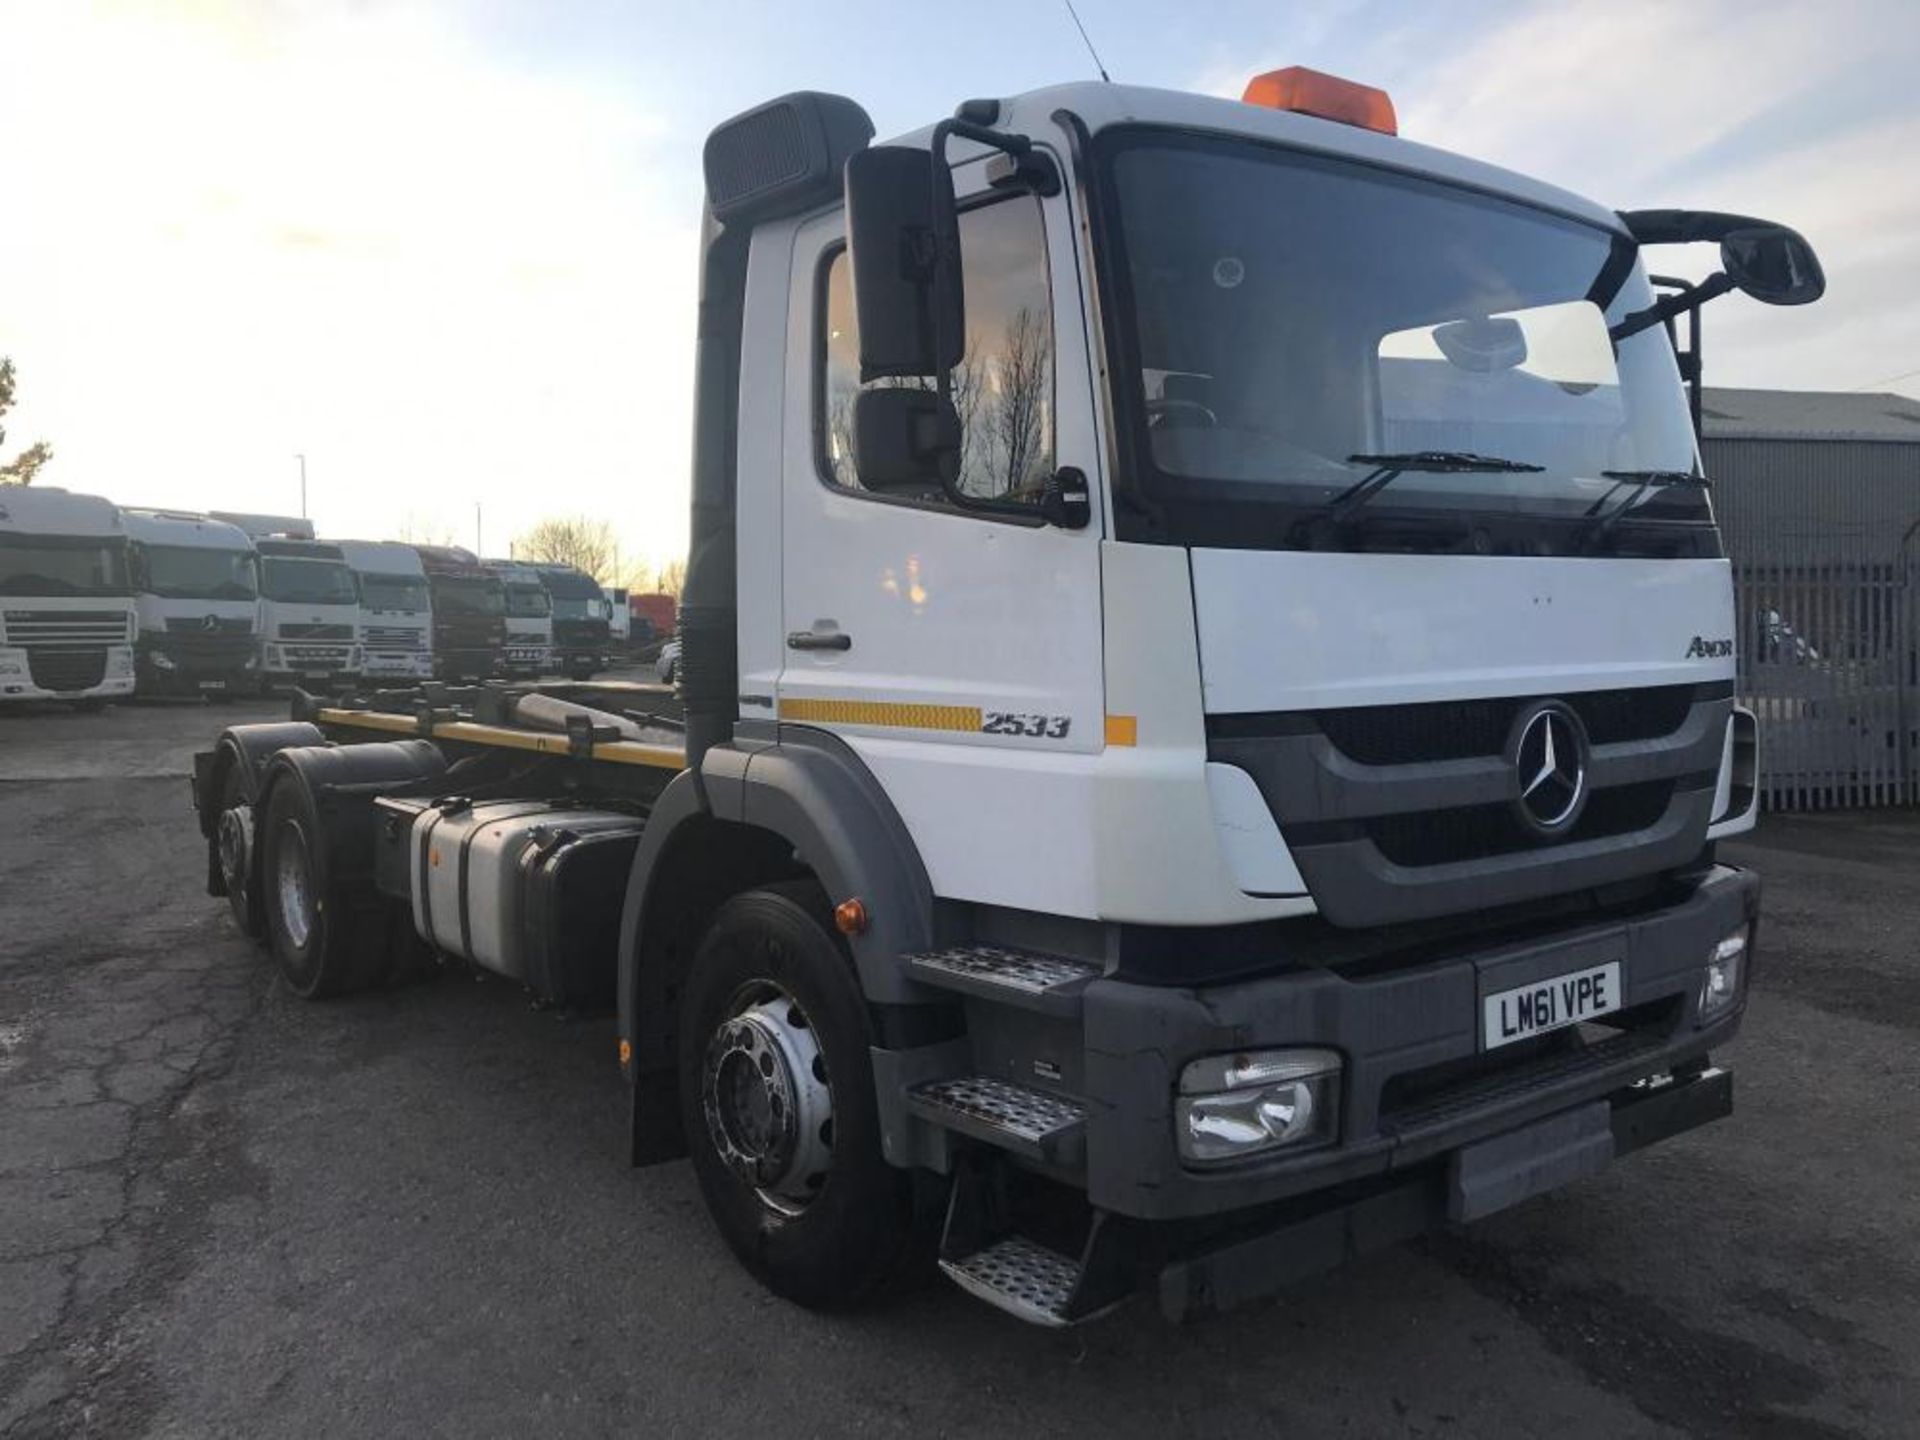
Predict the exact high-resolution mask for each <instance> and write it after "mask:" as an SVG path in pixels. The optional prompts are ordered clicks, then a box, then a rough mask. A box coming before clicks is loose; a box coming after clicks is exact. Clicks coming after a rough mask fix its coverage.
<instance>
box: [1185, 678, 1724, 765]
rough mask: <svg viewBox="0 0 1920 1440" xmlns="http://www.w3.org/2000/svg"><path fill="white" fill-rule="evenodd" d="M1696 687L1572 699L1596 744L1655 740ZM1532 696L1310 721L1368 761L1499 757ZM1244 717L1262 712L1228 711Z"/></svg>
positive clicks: (1677, 719)
mask: <svg viewBox="0 0 1920 1440" xmlns="http://www.w3.org/2000/svg"><path fill="white" fill-rule="evenodd" d="M1694 692H1695V687H1694V686H1692V685H1657V686H1652V687H1649V688H1648V689H1645V690H1596V691H1592V692H1590V693H1588V694H1585V695H1569V696H1567V697H1565V698H1566V702H1567V704H1569V705H1571V706H1572V707H1573V709H1574V710H1575V711H1576V712H1577V713H1578V714H1579V716H1580V718H1581V720H1583V721H1584V722H1586V727H1587V735H1588V738H1590V739H1591V740H1592V741H1593V743H1594V744H1596V745H1614V744H1618V743H1620V742H1621V741H1625V740H1651V739H1654V738H1655V737H1657V736H1661V735H1671V734H1672V733H1673V732H1674V731H1675V730H1677V729H1679V728H1680V725H1681V722H1683V721H1684V720H1685V719H1686V718H1687V711H1688V709H1689V708H1691V707H1692V705H1693V702H1694ZM1527 703H1528V697H1525V696H1520V697H1505V698H1501V699H1498V700H1448V701H1442V702H1440V703H1439V704H1434V705H1400V706H1379V707H1363V708H1359V709H1353V710H1320V711H1315V712H1313V713H1312V715H1311V717H1310V719H1311V721H1312V723H1313V724H1315V725H1317V726H1318V727H1319V729H1320V732H1321V733H1322V734H1324V735H1325V736H1326V737H1327V738H1328V739H1329V740H1331V741H1332V742H1333V745H1334V748H1335V749H1337V750H1339V751H1340V753H1341V754H1343V755H1345V756H1347V757H1348V758H1349V759H1351V760H1357V761H1359V762H1360V763H1361V764H1362V765H1416V764H1420V763H1422V762H1431V761H1436V760H1464V759H1468V758H1470V757H1472V756H1475V755H1498V754H1499V753H1500V752H1501V751H1502V749H1504V748H1505V746H1506V743H1507V736H1508V735H1509V734H1510V733H1511V732H1512V730H1513V722H1514V721H1515V719H1517V718H1518V717H1519V714H1520V707H1521V706H1523V705H1525V704H1527ZM1220 718H1221V720H1222V721H1233V722H1242V721H1245V720H1247V719H1250V718H1251V719H1258V718H1260V717H1245V716H1238V715H1235V716H1222V717H1220Z"/></svg>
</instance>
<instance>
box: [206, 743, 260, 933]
mask: <svg viewBox="0 0 1920 1440" xmlns="http://www.w3.org/2000/svg"><path fill="white" fill-rule="evenodd" d="M254 845H255V840H254V828H253V797H252V796H250V795H249V794H248V793H247V783H246V765H245V762H244V761H242V760H241V759H240V758H239V757H238V756H237V755H232V756H230V757H229V759H228V764H227V769H226V774H225V776H224V777H223V778H222V779H221V781H220V818H219V820H218V821H217V822H216V829H215V831H214V853H215V855H216V857H217V858H218V860H219V862H220V878H221V880H222V881H223V882H224V883H225V885H226V890H227V908H228V909H229V910H231V911H232V912H233V921H234V924H236V925H238V926H239V927H240V929H241V932H242V933H243V934H246V935H250V936H252V937H253V938H254V939H256V940H258V939H259V938H260V937H261V936H263V935H264V934H266V931H267V924H266V916H265V914H264V913H263V912H262V911H261V908H260V900H259V873H260V871H259V866H258V865H257V864H256V863H255V862H256V861H257V859H258V858H259V857H258V856H257V854H256V853H255V850H254Z"/></svg>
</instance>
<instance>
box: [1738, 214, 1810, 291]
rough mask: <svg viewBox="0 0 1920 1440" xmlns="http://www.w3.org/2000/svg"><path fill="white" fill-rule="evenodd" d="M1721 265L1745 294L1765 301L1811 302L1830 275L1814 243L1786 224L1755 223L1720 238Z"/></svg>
mask: <svg viewBox="0 0 1920 1440" xmlns="http://www.w3.org/2000/svg"><path fill="white" fill-rule="evenodd" d="M1720 268H1721V269H1722V270H1724V271H1726V272H1727V278H1728V279H1729V280H1731V281H1733V283H1734V285H1735V287H1736V288H1738V289H1739V290H1740V291H1741V292H1742V293H1743V294H1746V295H1751V296H1752V297H1753V298H1754V299H1755V300H1758V301H1760V303H1761V304H1763V305H1811V304H1812V303H1813V302H1814V301H1815V300H1818V299H1819V298H1820V297H1821V296H1822V295H1823V294H1825V293H1826V288H1827V277H1826V275H1825V274H1824V273H1822V271H1821V269H1820V259H1819V257H1818V256H1816V255H1815V254H1814V253H1813V247H1812V246H1811V245H1809V244H1808V243H1807V242H1806V240H1805V239H1803V238H1802V237H1801V236H1800V234H1799V233H1798V232H1797V231H1794V230H1789V229H1788V228H1787V227H1786V226H1784V225H1752V226H1747V227H1745V228H1743V229H1739V230H1733V231H1730V232H1728V234H1727V235H1726V236H1724V237H1723V238H1722V239H1721V241H1720Z"/></svg>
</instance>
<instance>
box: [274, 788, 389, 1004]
mask: <svg viewBox="0 0 1920 1440" xmlns="http://www.w3.org/2000/svg"><path fill="white" fill-rule="evenodd" d="M260 843H261V844H262V846H263V847H264V849H263V850H262V852H261V865H260V869H259V872H258V873H259V875H260V879H261V883H262V896H261V900H262V908H263V909H264V910H265V912H266V922H267V939H268V941H269V943H270V944H271V945H272V947H273V958H274V959H275V960H276V961H278V962H279V965H280V974H281V977H282V978H283V979H284V980H285V981H286V982H287V988H288V989H290V990H292V991H293V992H294V994H296V995H298V996H300V997H301V998H302V999H304V1000H321V999H325V998H327V997H329V996H333V995H345V994H349V993H351V992H352V991H355V990H360V989H364V988H365V987H366V986H368V985H371V984H373V983H375V982H376V981H378V980H379V979H381V978H382V976H383V975H384V974H385V972H386V968H387V945H388V939H389V936H388V932H387V928H386V927H387V924H388V920H389V917H388V915H387V913H386V909H385V907H383V906H381V905H379V904H378V902H377V901H374V900H373V899H371V897H368V898H367V899H365V900H361V899H359V898H358V897H355V896H353V895H351V894H350V893H348V892H346V891H345V890H344V889H343V888H342V887H340V886H338V885H336V884H334V883H332V880H331V877H330V876H329V874H328V865H327V837H326V830H325V828H324V827H323V826H322V825H321V823H320V817H319V815H318V814H317V813H316V812H315V810H314V805H313V800H312V797H310V796H309V795H308V794H307V790H306V787H305V786H304V785H301V784H298V783H296V782H295V781H294V780H292V779H286V780H283V781H281V783H279V784H277V785H275V786H274V787H273V793H272V795H271V796H270V797H269V798H268V801H267V817H266V821H265V824H264V826H263V833H262V835H261V837H260Z"/></svg>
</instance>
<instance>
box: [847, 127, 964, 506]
mask: <svg viewBox="0 0 1920 1440" xmlns="http://www.w3.org/2000/svg"><path fill="white" fill-rule="evenodd" d="M846 203H847V250H848V256H849V262H850V265H851V268H852V273H853V307H854V315H855V318H856V319H857V320H858V322H859V328H860V379H861V382H862V383H863V384H864V383H865V382H867V381H869V380H878V379H881V378H883V377H887V376H910V377H918V378H922V379H931V378H934V377H936V376H939V375H942V374H944V373H946V372H948V371H950V370H952V369H953V368H954V367H955V366H957V365H958V364H959V363H960V357H961V355H962V353H963V352H964V350H965V348H966V304H965V300H964V298H963V295H962V290H961V278H960V227H959V222H958V220H957V219H956V217H955V214H954V204H953V173H952V171H950V170H949V169H948V168H947V165H946V160H945V157H944V156H936V155H935V153H934V152H933V151H929V150H917V149H913V148H911V147H907V146H901V145H881V146H877V147H875V148H873V149H870V150H861V151H859V152H857V153H856V154H854V155H851V156H849V157H848V158H847V168H846ZM896 403H898V402H896ZM862 479H863V480H864V479H865V473H864V467H863V470H862ZM869 483H870V482H869Z"/></svg>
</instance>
